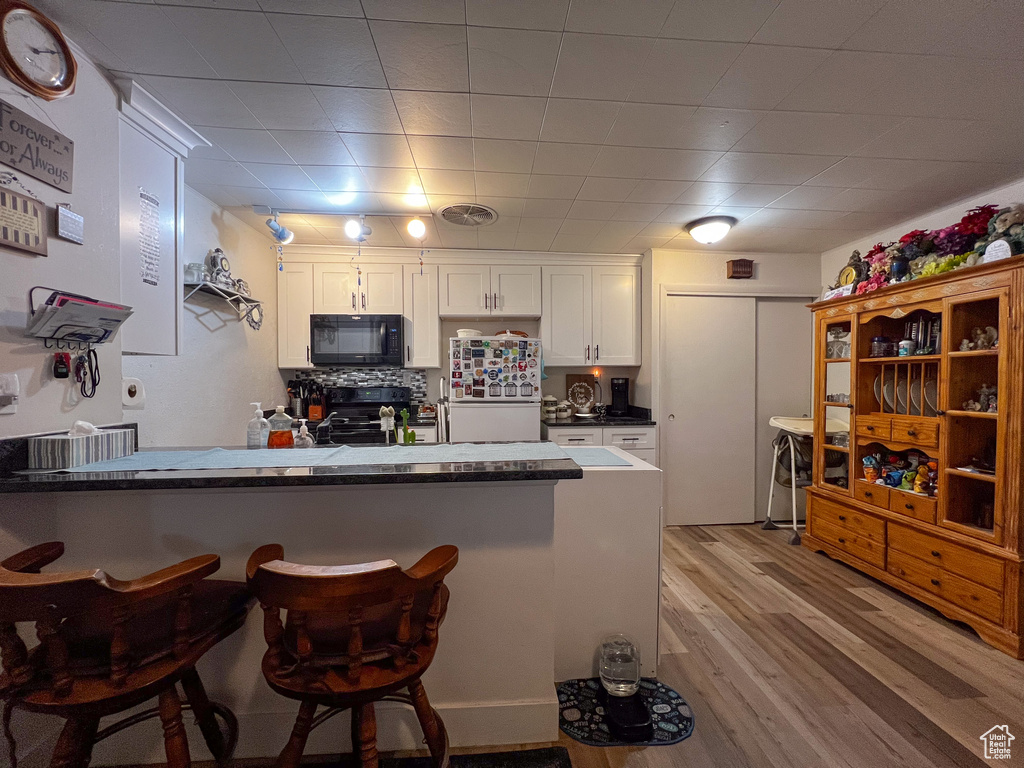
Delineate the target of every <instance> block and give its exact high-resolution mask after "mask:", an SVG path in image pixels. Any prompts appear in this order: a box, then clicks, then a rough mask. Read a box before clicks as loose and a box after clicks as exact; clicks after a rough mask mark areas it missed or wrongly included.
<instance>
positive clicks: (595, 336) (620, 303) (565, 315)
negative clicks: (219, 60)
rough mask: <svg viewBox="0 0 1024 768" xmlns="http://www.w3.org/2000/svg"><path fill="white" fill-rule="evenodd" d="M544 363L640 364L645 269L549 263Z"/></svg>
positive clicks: (543, 318) (543, 324)
mask: <svg viewBox="0 0 1024 768" xmlns="http://www.w3.org/2000/svg"><path fill="white" fill-rule="evenodd" d="M543 275H544V312H543V314H542V315H541V323H540V335H541V338H542V339H543V340H544V363H545V365H640V268H639V267H612V266H608V267H603V266H602V267H544V271H543Z"/></svg>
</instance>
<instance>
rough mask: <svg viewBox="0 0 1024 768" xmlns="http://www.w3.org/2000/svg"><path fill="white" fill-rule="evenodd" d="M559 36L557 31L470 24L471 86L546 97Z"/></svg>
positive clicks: (499, 91)
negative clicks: (495, 27) (485, 26)
mask: <svg viewBox="0 0 1024 768" xmlns="http://www.w3.org/2000/svg"><path fill="white" fill-rule="evenodd" d="M561 37H562V36H561V35H559V34H558V33H556V32H536V31H528V30H523V29H490V28H484V27H470V28H469V82H470V89H471V90H472V91H473V92H474V93H501V94H514V95H520V96H547V95H548V91H549V90H550V88H551V78H552V76H553V75H554V72H555V61H556V60H557V59H558V46H559V43H560V42H561Z"/></svg>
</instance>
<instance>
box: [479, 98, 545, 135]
mask: <svg viewBox="0 0 1024 768" xmlns="http://www.w3.org/2000/svg"><path fill="white" fill-rule="evenodd" d="M545 103H546V99H538V98H533V97H529V96H484V95H481V94H477V93H474V94H473V96H472V110H473V135H474V136H477V137H480V138H484V139H527V140H530V141H536V140H537V138H538V137H539V136H540V126H541V123H542V122H543V121H544V106H545Z"/></svg>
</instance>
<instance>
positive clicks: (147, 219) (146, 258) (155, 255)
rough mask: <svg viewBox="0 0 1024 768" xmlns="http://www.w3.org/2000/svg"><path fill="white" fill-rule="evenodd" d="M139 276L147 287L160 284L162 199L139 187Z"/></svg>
mask: <svg viewBox="0 0 1024 768" xmlns="http://www.w3.org/2000/svg"><path fill="white" fill-rule="evenodd" d="M139 274H140V275H141V277H142V282H143V283H145V284H146V285H159V284H160V198H158V197H157V196H156V195H154V194H153V193H152V192H147V191H146V190H144V189H143V188H142V187H139Z"/></svg>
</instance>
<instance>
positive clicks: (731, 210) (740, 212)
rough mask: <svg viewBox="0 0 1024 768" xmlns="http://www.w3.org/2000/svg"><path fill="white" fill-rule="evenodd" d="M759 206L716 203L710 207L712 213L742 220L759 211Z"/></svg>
mask: <svg viewBox="0 0 1024 768" xmlns="http://www.w3.org/2000/svg"><path fill="white" fill-rule="evenodd" d="M760 210H761V208H760V207H747V206H739V205H716V206H715V207H714V208H712V209H711V213H712V215H719V214H720V215H722V216H732V217H733V218H735V219H736V220H737V221H743V220H744V219H746V218H749V217H750V216H753V215H754V214H755V213H757V212H758V211H760Z"/></svg>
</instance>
